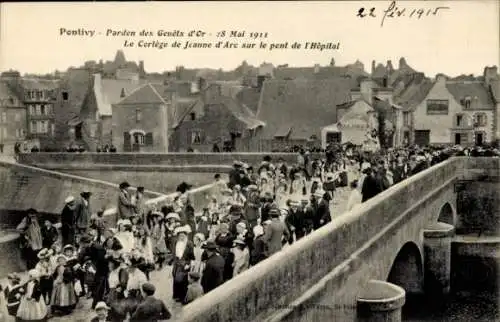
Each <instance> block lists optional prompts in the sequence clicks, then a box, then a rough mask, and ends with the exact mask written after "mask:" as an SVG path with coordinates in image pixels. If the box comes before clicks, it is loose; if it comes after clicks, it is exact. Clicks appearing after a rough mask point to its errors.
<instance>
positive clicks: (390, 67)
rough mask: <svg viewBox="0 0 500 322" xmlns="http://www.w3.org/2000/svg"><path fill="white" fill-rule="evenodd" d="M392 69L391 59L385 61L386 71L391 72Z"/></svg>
mask: <svg viewBox="0 0 500 322" xmlns="http://www.w3.org/2000/svg"><path fill="white" fill-rule="evenodd" d="M393 71H394V67H392V61H390V60H388V61H387V72H388V73H392V72H393Z"/></svg>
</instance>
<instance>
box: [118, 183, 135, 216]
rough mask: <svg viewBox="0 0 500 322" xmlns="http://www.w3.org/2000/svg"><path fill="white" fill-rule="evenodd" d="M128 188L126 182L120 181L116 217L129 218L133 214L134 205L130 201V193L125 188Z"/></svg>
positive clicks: (128, 185)
mask: <svg viewBox="0 0 500 322" xmlns="http://www.w3.org/2000/svg"><path fill="white" fill-rule="evenodd" d="M128 188H130V184H129V183H128V182H122V183H120V194H119V195H118V218H119V219H129V218H130V217H132V216H133V215H134V214H135V205H134V203H133V202H132V199H131V197H130V193H129V192H128V191H127V189H128Z"/></svg>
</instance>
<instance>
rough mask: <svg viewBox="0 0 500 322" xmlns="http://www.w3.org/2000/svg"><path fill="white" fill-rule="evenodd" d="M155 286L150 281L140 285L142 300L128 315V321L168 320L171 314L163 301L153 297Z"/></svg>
mask: <svg viewBox="0 0 500 322" xmlns="http://www.w3.org/2000/svg"><path fill="white" fill-rule="evenodd" d="M155 291H156V288H155V286H154V285H153V284H151V283H144V284H143V285H142V294H143V296H144V301H142V302H141V303H140V304H139V305H138V306H137V309H136V310H135V312H133V313H132V314H131V316H130V320H129V321H130V322H146V321H148V322H149V321H152V322H156V321H162V320H168V319H170V317H171V316H172V315H171V314H170V312H169V310H168V309H167V307H166V306H165V303H163V301H162V300H159V299H157V298H155V297H154V294H155Z"/></svg>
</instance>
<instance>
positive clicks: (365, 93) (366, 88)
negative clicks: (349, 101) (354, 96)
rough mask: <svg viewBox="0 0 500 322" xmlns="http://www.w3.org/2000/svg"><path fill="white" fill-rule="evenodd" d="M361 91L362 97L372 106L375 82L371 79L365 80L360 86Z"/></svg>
mask: <svg viewBox="0 0 500 322" xmlns="http://www.w3.org/2000/svg"><path fill="white" fill-rule="evenodd" d="M359 89H360V92H361V97H362V98H363V99H364V100H365V101H367V102H368V103H370V105H372V104H373V82H372V80H370V79H365V80H363V81H361V84H360V85H359Z"/></svg>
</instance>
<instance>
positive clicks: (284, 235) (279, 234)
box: [263, 208, 290, 256]
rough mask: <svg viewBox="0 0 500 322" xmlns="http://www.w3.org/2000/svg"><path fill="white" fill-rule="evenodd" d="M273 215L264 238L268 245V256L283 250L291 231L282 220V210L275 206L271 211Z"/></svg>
mask: <svg viewBox="0 0 500 322" xmlns="http://www.w3.org/2000/svg"><path fill="white" fill-rule="evenodd" d="M269 214H270V215H271V223H270V224H269V225H268V226H267V228H266V229H265V233H264V237H263V240H264V242H265V243H266V245H267V251H268V256H271V255H273V254H274V253H276V252H278V251H280V250H281V248H282V247H283V241H288V240H289V238H290V232H289V231H288V228H287V227H286V225H285V223H283V222H282V221H281V220H280V218H279V217H280V212H279V210H278V209H276V208H273V209H271V210H270V211H269Z"/></svg>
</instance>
